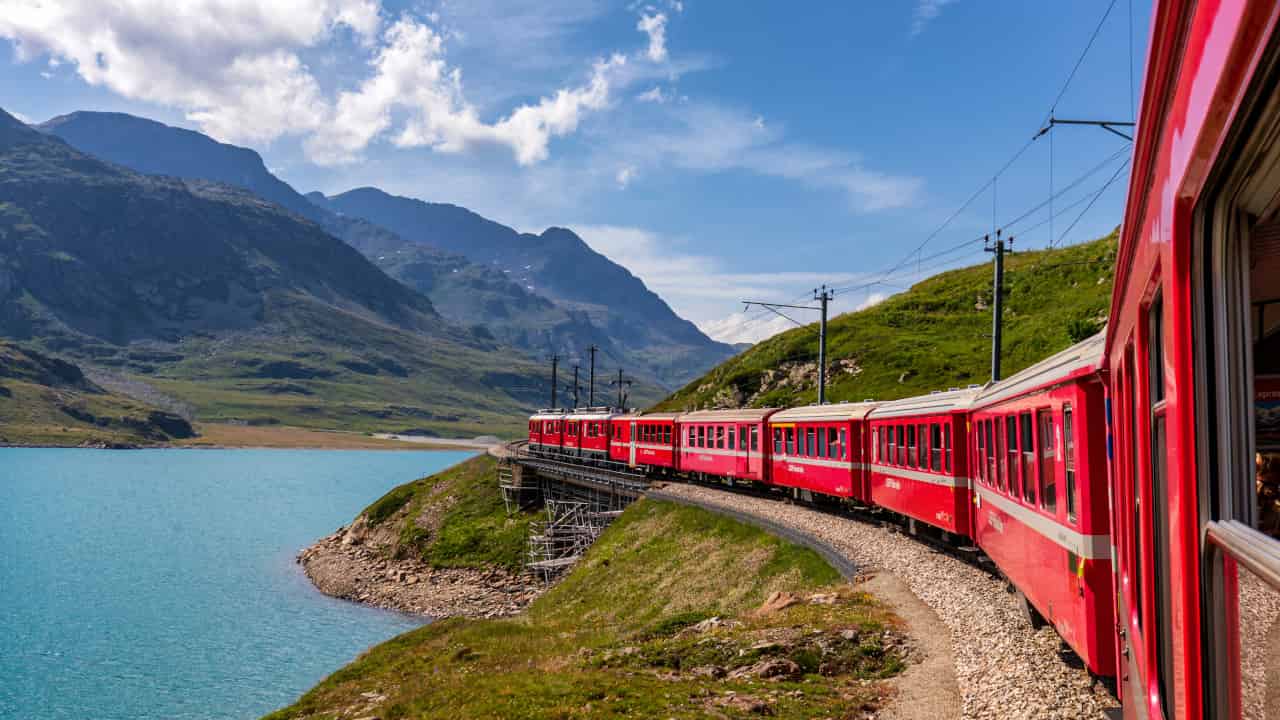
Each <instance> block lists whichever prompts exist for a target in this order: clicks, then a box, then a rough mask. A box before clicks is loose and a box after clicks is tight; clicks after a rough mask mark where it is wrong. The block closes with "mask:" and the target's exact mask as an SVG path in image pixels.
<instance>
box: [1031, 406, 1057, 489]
mask: <svg viewBox="0 0 1280 720" xmlns="http://www.w3.org/2000/svg"><path fill="white" fill-rule="evenodd" d="M1036 418H1037V420H1038V421H1039V425H1040V427H1039V428H1038V429H1037V431H1038V432H1039V433H1040V507H1042V508H1044V509H1045V510H1048V511H1049V512H1051V513H1054V514H1057V512H1058V458H1057V454H1056V453H1055V451H1054V443H1053V441H1054V437H1053V411H1052V410H1048V409H1045V410H1040V411H1039V412H1038V413H1037V414H1036Z"/></svg>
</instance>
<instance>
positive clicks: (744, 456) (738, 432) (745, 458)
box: [729, 424, 752, 478]
mask: <svg viewBox="0 0 1280 720" xmlns="http://www.w3.org/2000/svg"><path fill="white" fill-rule="evenodd" d="M735 436H736V438H735ZM735 439H736V442H735ZM729 442H730V444H731V446H732V447H734V448H736V449H735V450H734V452H735V453H737V455H736V460H735V463H734V465H735V468H734V469H735V470H736V472H737V475H738V477H747V478H749V477H752V475H751V468H752V463H751V452H750V451H749V450H748V448H747V426H746V425H741V424H735V425H730V426H729Z"/></svg>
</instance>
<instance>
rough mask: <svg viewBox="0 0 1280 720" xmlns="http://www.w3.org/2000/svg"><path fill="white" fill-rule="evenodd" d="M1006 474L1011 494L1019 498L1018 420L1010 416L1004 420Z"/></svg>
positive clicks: (1014, 416)
mask: <svg viewBox="0 0 1280 720" xmlns="http://www.w3.org/2000/svg"><path fill="white" fill-rule="evenodd" d="M1004 435H1005V459H1006V468H1005V474H1006V475H1007V476H1008V478H1009V494H1011V495H1013V496H1014V497H1015V498H1016V497H1018V495H1019V493H1018V464H1019V463H1018V418H1017V416H1016V415H1009V416H1008V417H1006V418H1005V419H1004Z"/></svg>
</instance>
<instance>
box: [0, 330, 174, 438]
mask: <svg viewBox="0 0 1280 720" xmlns="http://www.w3.org/2000/svg"><path fill="white" fill-rule="evenodd" d="M191 434H192V430H191V426H190V425H189V424H188V423H187V422H186V421H185V420H183V419H182V418H180V417H178V416H176V415H171V414H169V413H166V412H163V411H160V410H158V409H156V408H154V407H150V406H148V405H145V404H143V403H140V402H137V401H134V400H131V399H129V398H126V397H122V396H120V395H116V394H113V393H110V392H107V391H106V390H104V389H103V388H101V387H99V386H98V385H95V384H94V383H93V382H91V381H90V380H88V379H87V378H86V377H85V376H84V373H83V372H82V371H81V370H80V368H79V367H78V366H76V365H74V364H72V363H69V362H65V361H63V360H59V359H57V358H53V357H49V356H46V355H43V354H41V353H38V352H35V351H32V350H25V349H23V348H20V347H17V346H15V345H13V344H11V343H7V342H5V341H3V340H0V445H104V444H105V445H121V444H127V445H139V444H154V443H160V442H165V441H168V440H171V439H178V438H185V437H189V436H190V435H191Z"/></svg>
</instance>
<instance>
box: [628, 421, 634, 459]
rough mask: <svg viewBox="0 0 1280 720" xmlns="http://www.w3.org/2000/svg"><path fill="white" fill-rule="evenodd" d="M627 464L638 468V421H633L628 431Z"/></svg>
mask: <svg viewBox="0 0 1280 720" xmlns="http://www.w3.org/2000/svg"><path fill="white" fill-rule="evenodd" d="M627 458H628V459H627V464H628V465H630V466H631V467H635V466H636V421H635V420H632V421H631V423H630V427H629V428H628V429H627Z"/></svg>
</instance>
